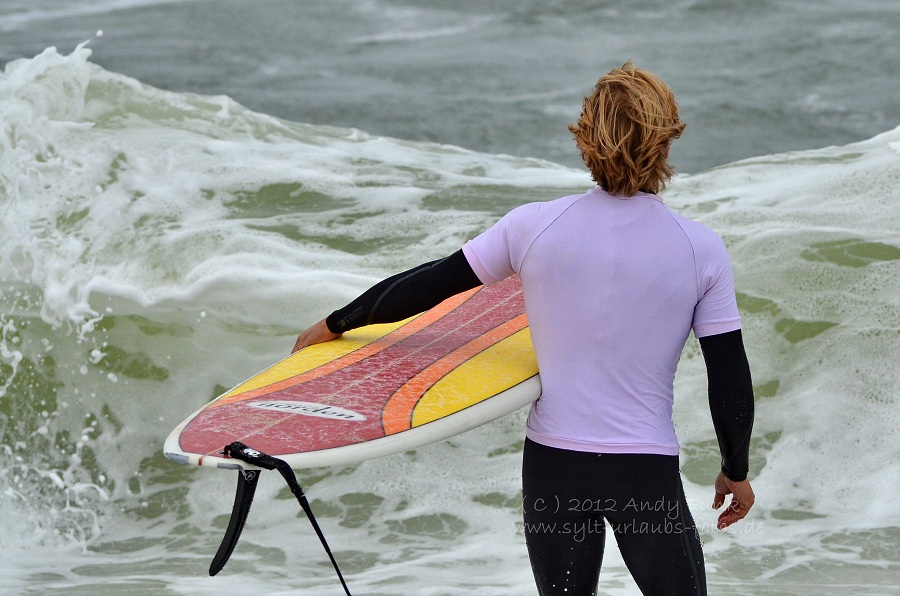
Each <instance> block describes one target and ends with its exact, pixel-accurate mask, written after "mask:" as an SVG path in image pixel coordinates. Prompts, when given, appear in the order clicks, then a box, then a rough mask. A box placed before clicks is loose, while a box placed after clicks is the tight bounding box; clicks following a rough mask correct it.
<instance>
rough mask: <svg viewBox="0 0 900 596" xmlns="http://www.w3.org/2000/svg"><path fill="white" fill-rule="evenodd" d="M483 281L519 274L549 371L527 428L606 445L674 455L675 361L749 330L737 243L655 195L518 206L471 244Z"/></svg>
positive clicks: (542, 363)
mask: <svg viewBox="0 0 900 596" xmlns="http://www.w3.org/2000/svg"><path fill="white" fill-rule="evenodd" d="M463 253H464V254H465V256H466V259H467V260H468V262H469V264H470V265H471V267H472V269H473V270H474V271H475V273H476V275H477V276H478V278H479V279H480V280H481V281H482V283H484V284H485V285H490V284H492V283H495V282H497V281H500V280H501V279H504V278H505V277H508V276H510V275H513V274H518V275H519V276H520V277H521V278H522V286H523V288H524V292H525V308H526V312H527V315H528V321H529V326H530V328H531V337H532V341H533V343H534V348H535V353H536V356H537V361H538V368H539V369H540V374H541V385H542V394H541V398H540V399H539V400H537V401H536V402H535V403H534V404H533V405H532V408H531V412H530V413H529V416H528V422H527V432H526V434H527V436H528V437H529V438H530V439H532V440H533V441H536V442H538V443H542V444H544V445H549V446H551V447H559V448H563V449H572V450H576V451H591V452H598V453H656V454H662V455H677V454H678V441H677V438H676V436H675V429H674V426H673V424H672V404H673V399H674V392H673V383H674V378H675V368H676V366H677V364H678V360H679V358H680V356H681V352H682V349H683V347H684V343H685V341H686V340H687V337H688V335H689V334H690V331H691V329H693V331H694V334H695V335H696V336H697V337H703V336H706V335H717V334H720V333H725V332H728V331H734V330H736V329H740V326H741V321H740V316H739V314H738V310H737V303H736V300H735V292H734V280H733V276H732V271H731V263H730V260H729V258H728V253H727V251H726V249H725V245H724V244H723V243H722V241H721V239H720V238H719V237H718V236H717V235H716V234H715V233H713V232H712V231H711V230H710V229H709V228H707V227H705V226H703V225H702V224H700V223H697V222H695V221H692V220H690V219H687V218H685V217H683V216H681V215H678V214H676V213H674V212H673V211H671V210H670V209H669V208H668V207H667V206H666V205H665V204H664V203H663V202H662V201H661V200H660V199H659V197H657V196H656V195H653V194H647V193H638V194H636V195H634V196H632V197H619V196H614V195H610V194H608V193H606V192H604V191H603V190H602V189H601V188H599V187H597V188H594V189H592V190H590V191H589V192H587V193H585V194H583V195H573V196H567V197H563V198H560V199H557V200H555V201H550V202H544V203H531V204H527V205H523V206H522V207H519V208H517V209H514V210H513V211H511V212H510V213H508V214H507V215H506V216H504V217H503V218H502V219H501V220H500V221H499V222H497V224H495V225H494V226H493V227H491V228H490V229H488V230H487V231H485V232H484V233H482V234H481V235H479V236H478V237H476V238H474V239H473V240H471V241H469V242H468V243H466V244H465V246H463Z"/></svg>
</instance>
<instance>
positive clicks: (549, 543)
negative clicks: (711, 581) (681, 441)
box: [522, 439, 706, 596]
mask: <svg viewBox="0 0 900 596" xmlns="http://www.w3.org/2000/svg"><path fill="white" fill-rule="evenodd" d="M522 483H523V506H524V512H525V520H524V521H525V526H524V529H525V541H526V544H527V545H528V556H529V558H530V559H531V567H532V570H533V571H534V578H535V582H536V583H537V587H538V592H539V594H541V596H550V595H557V594H559V595H563V594H565V595H566V596H587V595H592V594H596V591H597V584H598V581H599V578H600V564H601V562H602V559H603V547H604V543H605V536H606V523H608V524H609V526H610V527H611V528H612V530H613V533H614V535H615V537H616V542H617V543H618V545H619V550H620V552H621V553H622V557H623V559H624V560H625V564H626V565H627V566H628V569H629V571H630V572H631V575H632V577H633V578H634V580H635V582H636V583H637V585H638V587H639V588H640V589H641V591H642V592H643V593H644V594H646V595H652V596H661V595H663V594H666V595H673V596H686V595H688V594H690V595H691V596H696V595H698V594H699V595H705V594H706V574H705V571H704V566H703V550H702V545H701V544H700V536H699V534H698V533H697V529H696V527H695V525H694V521H693V519H692V518H691V513H690V511H688V507H687V503H686V501H685V497H684V488H683V486H682V483H681V475H680V472H679V467H678V457H677V456H669V455H647V454H602V455H601V454H596V453H584V452H579V451H569V450H565V449H556V448H553V447H547V446H545V445H540V444H538V443H535V442H534V441H531V440H527V439H526V441H525V452H524V456H523V462H522Z"/></svg>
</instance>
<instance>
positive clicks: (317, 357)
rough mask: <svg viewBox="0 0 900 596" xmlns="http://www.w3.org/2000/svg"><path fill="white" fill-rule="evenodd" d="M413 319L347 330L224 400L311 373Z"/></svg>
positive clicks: (249, 383)
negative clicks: (339, 337) (336, 338)
mask: <svg viewBox="0 0 900 596" xmlns="http://www.w3.org/2000/svg"><path fill="white" fill-rule="evenodd" d="M417 316H418V315H417ZM410 320H411V319H406V320H403V321H399V322H397V323H385V324H382V325H370V326H368V327H362V328H359V329H354V330H353V331H348V332H347V333H345V334H344V335H343V336H342V337H341V341H329V342H325V343H321V344H316V345H315V346H310V347H309V348H307V349H305V350H304V351H303V358H285V359H284V360H282V361H281V362H278V363H276V364H273V365H272V366H270V367H269V368H267V369H266V370H264V371H263V372H261V373H259V374H258V375H256V376H255V377H253V378H252V379H249V380H247V381H245V382H244V383H242V384H240V385H238V386H237V387H235V388H234V389H232V390H231V391H229V392H228V393H226V394H224V395H222V396H221V398H220V399H223V398H227V397H230V396H233V395H237V394H239V393H246V392H247V391H253V390H254V389H260V388H262V387H266V386H268V385H271V384H273V383H277V382H279V381H282V380H284V379H289V378H291V377H295V376H297V375H301V374H303V373H305V372H309V371H311V370H313V369H314V368H318V367H320V366H324V365H325V364H328V363H329V362H333V361H334V360H337V359H338V358H341V357H343V356H346V355H347V354H350V353H351V352H355V351H356V350H358V349H360V348H363V347H365V346H367V345H369V344H370V343H372V342H374V341H377V340H378V339H380V338H382V337H384V336H385V335H387V334H388V333H390V332H391V331H394V330H395V329H399V328H400V327H402V326H403V325H405V324H406V323H408V322H409V321H410Z"/></svg>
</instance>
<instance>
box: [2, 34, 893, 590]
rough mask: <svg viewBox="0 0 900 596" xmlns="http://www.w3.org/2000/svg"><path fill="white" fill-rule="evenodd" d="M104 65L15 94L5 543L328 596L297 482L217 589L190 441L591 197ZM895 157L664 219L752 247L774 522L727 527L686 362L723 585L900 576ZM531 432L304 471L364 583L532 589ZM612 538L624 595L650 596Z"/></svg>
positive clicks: (223, 489) (708, 202)
mask: <svg viewBox="0 0 900 596" xmlns="http://www.w3.org/2000/svg"><path fill="white" fill-rule="evenodd" d="M89 57H90V52H89V50H88V49H86V48H81V49H78V50H77V51H75V52H74V53H72V54H71V55H68V56H63V55H60V54H59V53H57V52H56V51H53V50H48V51H47V52H44V53H43V54H41V55H40V56H38V57H36V58H34V59H30V60H22V61H18V62H16V63H13V64H11V65H9V66H7V69H6V72H5V74H4V75H2V76H0V106H2V107H0V183H2V186H0V191H2V192H0V213H2V214H3V217H2V224H0V230H2V232H0V277H2V280H3V286H2V288H0V302H2V305H3V306H2V309H0V313H2V314H0V329H2V336H0V363H2V365H3V368H2V370H0V374H2V375H3V376H0V387H3V388H4V391H5V393H6V395H3V396H0V436H2V438H3V441H2V444H0V448H2V449H3V451H2V454H3V455H2V457H4V458H7V459H4V460H3V464H2V466H0V467H2V470H0V500H3V501H4V508H5V510H7V509H6V508H7V507H10V508H11V509H9V510H14V511H16V512H17V515H16V516H15V517H14V518H10V517H9V516H6V518H5V520H4V522H3V524H4V527H3V530H4V531H3V535H4V536H5V537H6V536H9V537H12V538H10V539H11V540H12V541H13V542H14V543H15V546H16V547H21V548H23V549H25V552H26V553H38V554H39V555H40V556H43V554H46V553H47V552H54V553H55V552H56V551H58V550H60V549H62V550H63V551H65V548H66V546H65V545H70V546H71V548H72V549H73V551H72V553H71V554H72V557H71V559H66V557H68V555H67V554H65V552H64V553H63V554H62V555H60V564H61V565H62V567H60V568H61V569H65V570H66V571H64V575H66V577H67V578H69V579H65V580H63V579H53V578H47V577H45V576H43V575H41V574H42V573H43V568H42V567H40V566H36V563H34V562H33V561H26V560H17V562H16V563H15V569H16V574H15V575H12V574H10V575H9V576H8V577H9V578H11V579H0V588H4V589H6V588H9V589H13V590H15V589H19V588H20V587H21V586H24V585H26V583H27V582H28V578H29V577H32V578H33V577H44V579H43V580H40V581H44V582H46V584H45V585H46V586H48V587H51V588H52V587H58V586H60V585H62V583H65V582H67V581H71V582H73V583H75V584H77V583H78V581H79V577H78V572H77V571H76V570H77V569H80V568H81V566H82V565H84V559H83V558H84V557H88V559H89V560H90V565H94V566H95V567H96V568H98V569H105V570H106V571H104V572H103V573H108V574H114V573H115V571H114V569H115V568H116V566H117V565H120V564H121V563H122V562H123V561H127V562H131V563H139V564H141V565H142V566H143V568H146V569H150V570H153V569H156V570H157V571H148V572H147V573H146V574H144V575H142V577H150V576H152V577H153V580H154V581H162V582H163V583H164V584H165V585H166V586H167V588H168V589H171V590H172V591H175V592H182V593H216V591H217V590H219V589H220V588H221V587H222V586H223V585H225V583H227V584H228V585H229V588H231V587H233V586H235V585H241V586H246V587H251V588H253V589H257V590H265V591H271V592H277V591H279V590H281V591H287V590H289V589H292V588H293V587H295V586H296V585H298V584H299V585H300V586H301V587H307V588H309V589H310V591H311V592H313V593H318V592H324V591H325V590H326V588H325V587H324V586H330V585H332V584H333V581H334V580H333V578H332V576H331V574H330V571H329V570H328V568H327V566H323V565H322V563H323V561H324V560H323V559H322V558H321V557H319V558H317V556H316V554H315V553H318V552H319V551H318V546H317V544H316V541H315V537H314V536H313V535H312V534H311V533H309V532H306V530H305V529H304V528H303V524H304V523H305V522H304V521H303V520H298V519H295V515H296V505H295V504H294V503H293V502H292V501H290V499H285V498H283V495H281V493H280V492H279V491H280V490H281V488H280V485H279V484H278V483H277V479H274V478H273V479H270V480H272V482H271V483H266V485H265V486H264V487H262V488H261V491H260V495H259V497H258V504H257V505H256V508H255V509H254V512H253V514H251V520H250V522H249V524H248V528H247V530H246V531H245V536H244V538H243V540H242V543H241V545H239V547H238V552H237V554H236V555H235V561H234V562H232V563H231V564H230V565H231V566H230V567H229V568H228V570H227V571H228V573H229V574H230V575H229V579H228V580H222V579H221V578H216V579H204V580H203V581H200V580H199V579H197V578H196V575H201V572H202V571H203V568H204V566H205V562H206V558H207V557H208V556H209V555H211V554H212V552H213V551H214V550H215V547H216V541H217V539H218V537H219V536H218V534H219V532H220V531H221V527H220V526H221V525H222V519H221V518H217V516H221V515H223V514H226V513H227V511H228V509H229V507H230V497H228V498H225V497H223V495H224V494H226V493H230V491H231V490H232V485H233V482H234V479H233V478H232V476H231V475H230V474H223V473H219V472H210V471H206V470H203V471H199V470H186V469H183V468H179V467H178V466H175V465H174V464H171V463H169V462H166V461H164V460H162V458H161V456H160V455H159V448H160V444H161V441H162V439H163V437H164V436H165V435H166V434H167V433H168V431H169V429H170V428H171V427H173V426H174V425H175V424H177V423H178V422H180V420H181V419H182V418H183V417H184V416H186V415H188V414H189V413H190V412H192V411H193V410H194V409H195V408H196V407H198V406H199V405H200V404H202V403H203V402H204V401H206V400H207V399H209V398H211V397H213V395H214V393H216V392H217V391H220V390H221V389H223V388H227V387H228V386H231V385H233V384H235V383H237V382H239V381H241V380H242V379H243V378H245V377H247V376H249V375H250V374H252V373H253V372H255V371H257V370H259V369H262V368H263V367H265V366H267V365H268V364H270V363H271V362H273V361H275V360H276V359H277V358H279V357H280V356H281V355H282V354H283V353H285V352H286V351H287V350H288V349H289V348H290V345H291V344H292V341H293V335H294V334H295V333H296V331H297V330H299V329H301V328H302V327H303V326H305V325H306V324H308V323H311V322H313V321H314V320H317V319H318V318H320V317H321V316H323V315H324V314H327V312H329V311H330V310H331V309H333V308H334V307H335V306H338V305H339V304H340V303H342V302H343V301H344V300H346V299H349V298H351V297H352V296H353V295H355V294H356V293H357V292H358V291H360V290H361V289H363V288H365V287H366V286H367V285H368V284H369V283H371V282H372V281H374V280H375V279H377V278H379V277H381V276H383V275H385V274H386V273H389V272H393V271H396V270H399V269H401V268H404V267H408V266H411V265H414V264H417V263H418V262H420V261H422V260H425V259H427V258H435V257H439V256H443V255H445V254H448V253H449V252H451V251H453V250H455V249H456V248H457V247H458V246H459V245H460V244H461V243H462V242H463V241H464V240H465V239H466V238H468V237H470V236H471V235H473V234H475V233H477V232H478V231H480V230H481V229H483V228H484V227H485V226H487V225H489V224H490V223H491V222H492V221H494V220H495V219H496V218H497V217H499V215H501V214H502V213H503V212H505V211H506V210H508V209H509V208H511V207H512V206H514V205H516V204H519V203H521V202H525V201H528V200H536V199H538V198H553V197H554V196H556V195H557V194H562V193H563V192H567V191H568V192H575V191H578V190H581V189H584V188H586V187H587V185H588V184H589V180H588V178H587V176H586V175H585V174H584V173H583V172H581V171H576V170H570V169H566V168H562V167H559V166H556V165H554V164H551V163H547V162H543V161H540V160H529V159H521V158H513V157H508V156H496V155H484V154H479V153H475V152H472V151H467V150H463V149H459V148H456V147H451V146H446V145H436V144H425V143H412V142H405V141H400V140H396V139H388V138H380V137H376V136H372V135H368V134H366V133H364V132H361V131H356V130H345V129H334V128H327V127H316V126H309V125H303V124H297V123H291V122H285V121H281V120H278V119H275V118H272V117H269V116H265V115H261V114H255V113H252V112H250V111H248V110H245V109H244V108H242V107H241V106H240V105H238V104H236V103H235V102H233V101H231V100H230V99H228V98H225V97H203V96H196V95H190V94H177V93H170V92H164V91H160V90H157V89H153V88H150V87H148V86H146V85H143V84H141V83H140V82H138V81H135V80H133V79H129V78H127V77H124V76H121V75H117V74H113V73H110V72H107V71H104V70H102V69H100V68H99V67H97V66H95V65H93V64H91V62H90V61H89ZM898 146H900V129H895V130H892V131H888V132H886V133H884V134H882V135H879V136H877V137H875V138H873V139H870V140H868V141H865V142H862V143H857V144H854V145H850V146H844V147H831V148H825V149H821V150H817V151H807V152H797V153H788V154H782V155H773V156H765V157H760V158H756V159H751V160H746V161H742V162H738V163H735V164H731V165H729V166H725V167H721V168H717V169H715V170H712V171H710V172H707V173H703V174H698V175H693V176H682V177H679V178H677V179H676V180H674V181H673V182H672V184H671V186H670V188H669V189H668V190H667V192H666V194H665V196H666V201H667V202H668V203H669V204H670V205H672V206H673V208H675V209H676V210H678V211H681V212H683V213H685V214H686V215H688V216H691V217H695V218H698V219H700V220H701V221H703V222H705V223H706V224H707V225H709V226H711V227H712V228H713V229H715V230H716V231H718V232H719V233H720V234H721V235H722V236H723V238H724V239H725V241H726V244H727V245H728V246H729V249H730V251H731V254H732V257H733V261H734V268H735V274H736V278H737V284H738V289H739V291H740V293H741V296H740V301H741V308H742V311H743V317H744V334H745V339H746V342H747V346H748V352H749V355H750V360H751V364H752V367H753V372H754V382H755V385H756V387H757V394H758V402H757V404H758V405H757V408H758V409H757V412H758V416H757V424H756V429H755V436H756V441H755V443H754V461H753V466H754V486H755V487H756V490H757V493H758V497H759V502H758V505H757V508H756V509H755V510H754V512H753V515H752V516H751V518H752V519H750V520H748V523H747V525H745V526H742V527H741V528H739V529H738V531H737V532H734V533H725V534H720V533H715V532H714V531H713V530H712V529H711V528H712V525H713V523H714V520H715V516H716V515H717V514H716V513H715V512H713V511H711V510H710V509H709V506H708V503H709V502H710V501H711V489H710V487H709V482H710V481H711V479H712V474H713V473H714V472H715V470H716V468H717V466H718V463H717V461H716V456H715V447H714V436H713V434H712V428H711V424H710V422H709V414H708V413H707V406H706V403H705V377H704V372H703V365H702V358H701V357H700V354H699V351H698V350H697V348H696V345H695V343H694V342H692V341H691V342H689V344H688V346H687V348H686V350H685V359H684V360H683V362H682V364H681V366H680V368H679V373H678V378H677V384H676V390H677V395H678V398H677V403H676V414H675V415H676V424H677V427H678V430H679V437H680V439H681V441H682V444H683V446H684V454H683V463H684V466H685V476H686V479H687V486H686V491H687V494H688V498H689V500H690V501H691V504H692V508H693V511H694V515H695V517H696V518H697V521H698V523H699V524H700V525H701V528H703V529H704V540H705V541H706V543H707V547H706V549H707V556H708V560H709V566H710V569H711V570H714V571H715V573H712V574H711V581H712V582H713V585H714V586H715V585H716V583H715V582H719V584H718V586H719V587H723V586H726V585H738V586H740V588H741V590H743V591H747V590H750V589H751V588H748V586H753V587H754V588H755V587H759V585H763V584H765V583H766V582H769V583H771V584H772V585H773V586H775V587H774V588H773V590H774V591H773V592H772V593H802V588H801V587H798V586H803V585H806V584H808V583H811V582H820V585H824V586H826V591H827V586H831V587H832V588H835V589H837V588H836V587H835V586H836V584H835V580H831V579H828V577H829V575H830V574H832V573H833V572H834V571H835V570H836V569H840V570H847V569H850V570H852V573H854V574H857V576H858V577H862V578H864V579H863V580H859V581H861V582H868V584H869V585H873V586H887V585H889V584H888V583H887V582H888V580H887V579H886V578H889V577H890V574H891V573H894V572H895V571H896V568H897V564H898V563H897V560H896V554H895V553H896V549H895V548H894V547H895V546H896V543H897V532H896V522H895V519H896V516H897V514H898V513H900V510H898V505H897V503H896V500H895V499H893V496H892V494H891V493H890V491H887V490H873V488H872V487H873V486H881V487H884V486H893V485H895V484H896V483H897V481H898V480H900V478H898V467H897V466H896V465H895V464H893V463H892V462H895V461H896V460H897V458H898V455H900V453H898V451H900V446H898V442H897V440H896V439H895V438H894V435H893V430H894V429H895V428H896V426H897V422H898V418H897V416H898V414H897V412H898V411H900V410H898V408H897V400H898V391H897V388H898V386H900V382H898V381H900V379H898V377H897V374H898V373H897V369H896V366H895V365H894V360H895V359H896V354H897V348H898V341H900V339H898V329H900V306H898V300H900V298H898V296H900V294H898V292H897V291H896V290H897V287H898V283H897V282H898V280H900V270H898V268H900V254H898V253H900V248H898V247H900V221H898V219H900V211H898V209H897V207H896V205H897V199H898V198H900V197H898V192H900V191H898V190H897V189H898V188H900V185H898V182H900V151H898V149H897V148H898ZM204 315H205V316H204ZM522 415H523V412H519V413H517V414H515V415H512V416H510V417H508V418H505V419H503V420H500V421H497V422H495V423H492V424H491V425H488V426H487V427H483V428H481V429H478V430H476V431H472V432H470V433H467V434H465V435H462V436H461V437H458V438H455V439H453V440H451V441H447V442H444V443H441V444H438V445H434V446H430V447H427V448H424V449H420V450H418V451H416V452H414V453H408V454H404V455H399V456H396V457H392V458H383V459H380V460H374V461H370V462H365V463H363V464H360V465H358V466H349V467H346V468H342V469H335V470H326V471H310V472H304V473H303V474H301V478H302V479H303V480H304V482H305V484H306V485H307V487H308V488H307V492H308V494H309V495H310V497H311V499H313V501H314V507H316V509H317V511H320V512H321V515H322V521H323V525H324V526H325V527H326V532H327V533H328V534H329V538H330V539H331V541H332V544H333V546H334V547H335V550H336V551H337V552H338V554H339V558H341V559H343V560H345V561H347V567H348V569H349V570H350V579H351V585H353V586H355V587H357V588H358V591H362V592H366V593H398V592H403V593H410V592H412V593H421V594H432V593H434V594H437V593H440V594H463V593H471V591H472V590H473V589H475V588H474V586H479V593H485V594H492V593H496V594H501V593H510V592H516V593H519V592H521V593H527V592H529V591H531V589H532V588H531V579H530V577H529V573H528V568H527V560H526V555H525V552H524V547H523V542H522V537H521V536H520V535H517V534H516V531H515V525H514V524H515V523H516V522H517V521H518V518H519V513H518V505H516V497H517V494H518V491H519V487H518V479H517V476H518V458H519V451H518V447H517V444H518V441H520V439H521V434H522ZM10 458H11V459H10ZM9 462H13V463H9ZM100 495H103V497H108V500H105V499H104V498H102V497H101V496H100ZM51 511H55V512H56V516H57V517H55V518H54V517H53V516H51V515H48V512H51ZM85 512H87V513H88V514H85ZM47 520H50V521H47ZM213 520H215V524H214V523H213ZM35 528H37V529H38V530H39V532H35V531H33V530H34V529H35ZM54 530H60V532H61V533H60V534H59V535H57V534H53V532H54ZM41 532H44V534H43V536H44V537H43V538H42V537H37V538H35V536H38V534H41ZM47 533H49V534H47ZM50 534H53V535H54V536H55V537H54V538H53V539H52V540H48V539H47V536H48V535H50ZM609 544H610V545H611V546H610V549H611V551H612V552H610V554H609V555H608V556H607V561H608V569H609V573H608V576H609V577H610V578H611V581H610V584H609V585H610V586H611V588H610V591H611V593H623V594H625V593H634V587H633V584H631V583H630V579H628V578H627V573H626V572H625V570H624V567H623V566H622V564H621V560H620V559H618V558H617V556H616V553H615V552H614V547H612V541H610V543H609ZM266 549H272V550H266ZM13 550H15V549H13ZM892 553H894V554H892ZM29 556H30V555H29ZM40 556H38V557H32V559H38V558H40ZM174 560H179V561H181V562H180V563H177V564H175V563H174V562H173V561H174ZM744 560H751V561H753V562H754V565H746V564H743V563H742V561H744ZM242 561H243V563H242ZM248 562H249V564H248ZM286 563H289V567H290V568H291V570H292V571H291V573H290V574H289V576H286V575H285V574H284V572H283V570H282V567H283V566H284V565H285V564H286ZM173 566H174V567H173ZM195 568H196V569H195ZM195 572H196V575H195ZM3 575H4V578H6V574H5V573H4V574H3ZM4 581H6V582H7V583H5V584H3V583H2V582H4ZM136 581H143V580H139V579H136V578H135V577H129V578H126V579H123V580H122V582H124V583H123V584H122V585H125V583H129V582H131V583H132V584H133V582H136ZM148 581H149V580H148ZM854 581H856V580H854ZM61 582H62V583H61ZM223 582H225V583H223ZM747 582H750V583H747ZM755 582H761V583H755ZM822 582H824V583H822ZM604 585H605V586H606V584H604ZM767 585H768V584H767ZM435 586H439V587H435ZM779 591H780V592H779Z"/></svg>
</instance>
